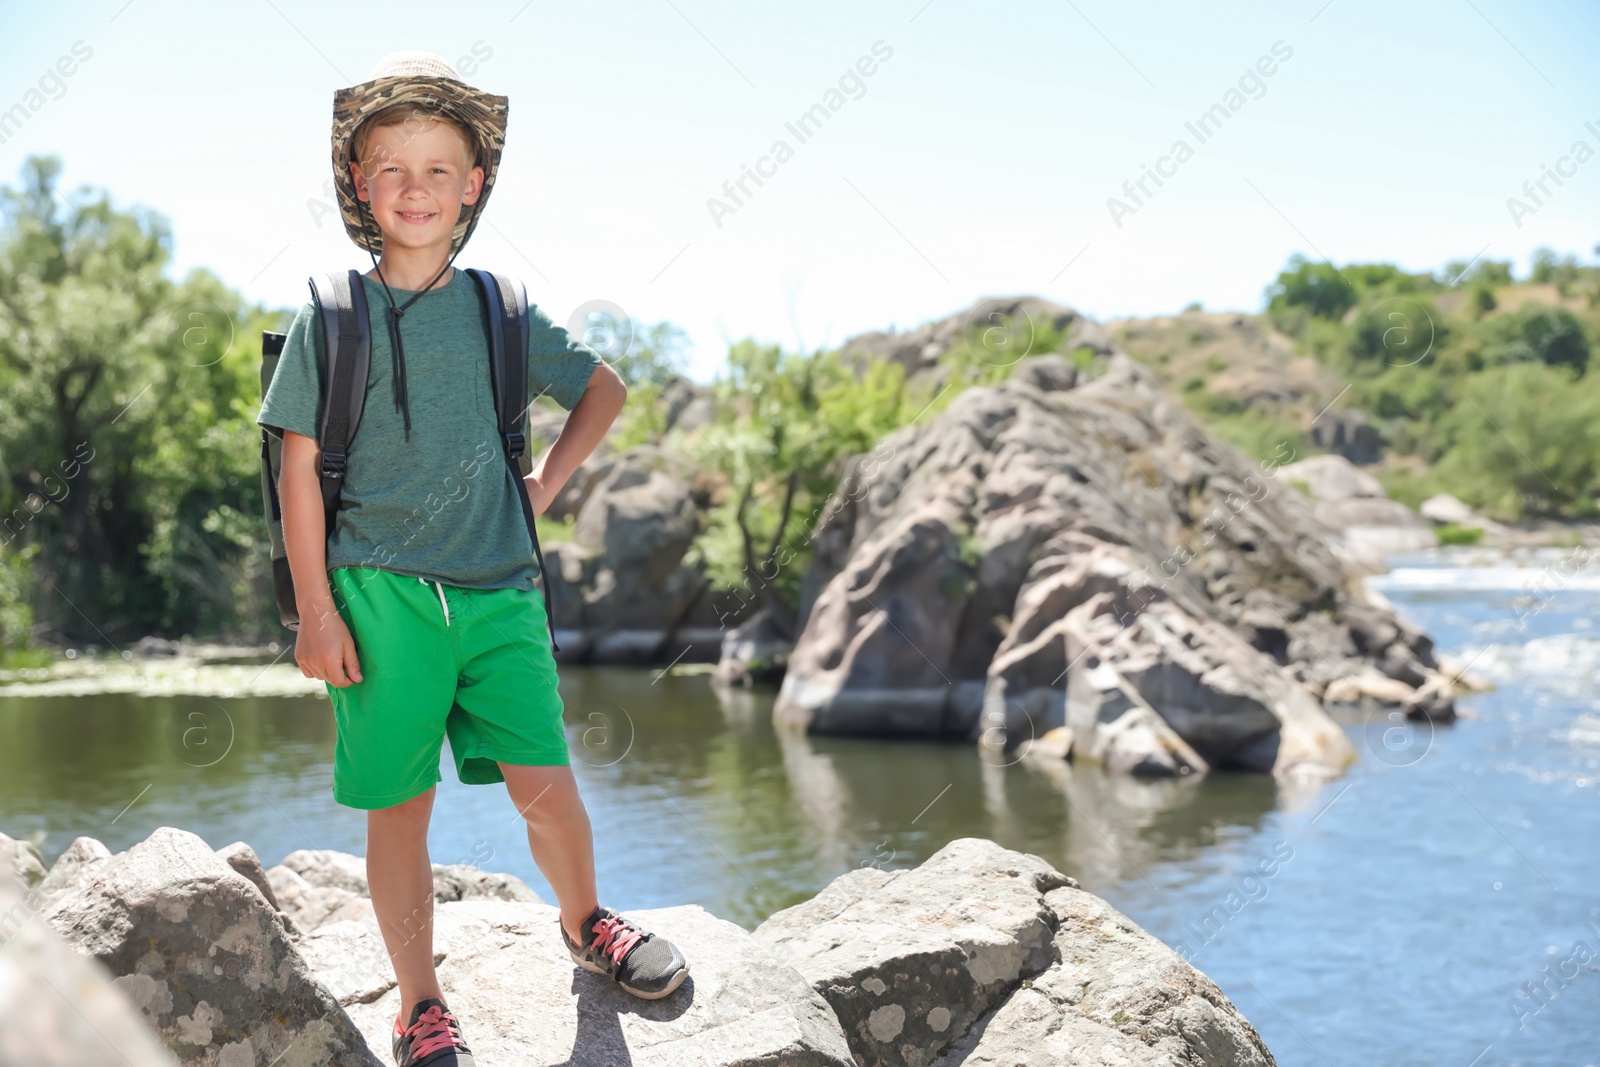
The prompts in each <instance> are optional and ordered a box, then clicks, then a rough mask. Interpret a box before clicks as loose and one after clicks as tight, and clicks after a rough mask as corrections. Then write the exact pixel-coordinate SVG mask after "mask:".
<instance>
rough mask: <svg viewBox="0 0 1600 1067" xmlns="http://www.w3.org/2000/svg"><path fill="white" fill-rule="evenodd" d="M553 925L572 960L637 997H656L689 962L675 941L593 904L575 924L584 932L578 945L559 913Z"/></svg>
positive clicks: (681, 975) (677, 980) (678, 978)
mask: <svg viewBox="0 0 1600 1067" xmlns="http://www.w3.org/2000/svg"><path fill="white" fill-rule="evenodd" d="M556 929H558V930H560V931H561V943H562V944H564V945H566V946H567V951H568V952H569V953H571V955H572V962H573V963H576V964H577V965H578V966H579V967H582V968H583V969H584V970H586V971H592V972H593V973H595V974H603V975H605V976H606V977H607V978H610V979H611V980H612V981H614V982H616V983H617V984H618V985H620V986H621V987H622V988H623V989H626V990H627V991H628V992H629V993H632V994H633V995H634V996H636V997H643V998H644V999H645V1000H659V999H660V998H661V997H664V996H666V995H667V994H668V993H670V992H672V991H673V990H674V989H677V988H678V986H680V985H681V984H683V980H684V979H685V978H687V977H688V975H689V964H688V962H687V961H686V960H685V959H684V958H683V953H681V952H679V951H678V947H677V946H676V945H674V944H673V943H672V942H671V941H668V940H667V939H666V938H664V937H658V936H657V935H655V934H652V933H650V932H649V931H648V930H645V929H643V928H641V927H640V926H639V924H638V923H636V922H634V921H633V920H632V919H628V918H625V917H623V916H621V915H618V914H617V913H616V912H614V911H612V910H611V909H610V908H607V907H603V906H600V907H596V908H595V909H594V911H593V912H591V913H590V914H589V917H588V918H587V919H585V920H583V925H582V926H580V927H579V928H578V929H579V932H580V933H582V934H583V944H582V945H581V946H580V945H575V944H573V942H572V938H570V937H568V936H567V928H566V927H565V926H562V925H561V918H560V917H559V916H557V917H556Z"/></svg>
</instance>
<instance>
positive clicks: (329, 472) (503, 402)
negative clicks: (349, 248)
mask: <svg viewBox="0 0 1600 1067" xmlns="http://www.w3.org/2000/svg"><path fill="white" fill-rule="evenodd" d="M467 273H468V274H469V275H471V276H472V280H473V281H475V282H476V283H477V284H478V294H479V296H481V297H482V298H483V306H484V321H485V324H486V325H487V326H488V329H489V381H490V382H491V383H492V386H493V389H494V398H495V411H496V413H497V415H498V422H499V426H500V439H501V444H502V445H503V449H502V450H503V452H504V454H505V460H506V465H507V466H508V467H509V468H510V469H511V473H512V474H513V475H515V476H516V481H517V483H518V492H517V499H518V500H519V501H521V502H522V518H523V521H525V522H526V523H527V525H528V537H529V538H530V539H531V540H532V541H533V554H534V557H535V558H536V559H537V560H538V563H539V578H540V584H541V585H542V586H543V587H544V605H545V622H546V623H547V624H548V625H549V627H550V645H551V647H552V648H553V649H554V650H555V651H557V652H559V651H561V646H560V645H558V644H556V627H555V615H554V609H553V606H552V604H551V598H550V579H549V577H548V574H547V572H546V571H545V566H544V554H543V553H542V552H540V551H539V531H538V529H537V528H536V527H535V524H534V518H533V505H532V504H531V503H530V502H529V500H528V494H527V492H526V491H524V490H523V487H522V485H521V482H522V478H523V476H524V475H526V474H528V473H529V472H531V471H532V469H533V457H532V455H530V454H529V453H528V451H527V440H528V439H527V435H526V434H525V432H524V427H525V425H526V418H527V413H528V406H529V401H528V360H527V351H528V296H527V292H526V290H524V288H523V286H522V283H520V282H518V281H516V280H515V279H512V278H509V277H507V276H505V275H503V274H493V273H491V272H489V271H486V270H476V269H468V270H467ZM311 296H312V300H313V301H314V303H315V304H316V307H317V311H318V314H319V315H320V317H321V319H322V336H323V339H324V341H325V342H326V343H325V345H324V346H323V347H324V350H325V351H326V352H327V356H328V373H327V375H326V378H325V385H324V388H323V396H322V400H323V403H322V424H321V426H320V427H319V432H318V435H317V444H318V445H319V446H320V447H321V453H322V459H321V464H320V468H319V474H320V480H321V483H322V508H323V517H324V527H325V530H326V536H328V537H332V536H333V529H334V523H335V521H336V520H337V519H338V517H339V496H340V489H341V487H342V484H343V479H344V471H345V460H346V457H347V456H348V454H349V450H350V443H351V441H352V440H353V439H354V438H355V434H356V428H357V427H358V426H360V424H361V409H362V406H363V404H364V403H365V401H366V382H367V371H368V368H369V366H370V363H371V354H372V337H371V333H370V325H369V321H368V318H367V293H366V288H365V287H364V286H363V285H362V284H361V272H360V271H358V270H351V271H349V272H348V273H346V274H327V275H320V276H317V275H314V276H313V277H312V278H311ZM284 341H285V335H284V334H281V333H270V332H265V331H264V332H263V333H262V334H261V396H262V398H263V399H265V397H266V395H267V388H268V386H270V385H271V384H272V375H273V373H274V372H276V371H277V369H278V357H279V356H281V355H282V354H283V345H284ZM518 353H520V354H521V356H520V358H515V357H516V356H517V354H518ZM508 356H510V357H513V358H507V357H508ZM357 383H360V385H359V387H358V385H357ZM282 463H283V435H282V434H281V432H280V431H278V430H277V429H276V428H275V427H267V426H263V427H262V428H261V495H262V498H263V499H264V501H265V502H266V507H267V539H268V541H269V542H270V544H271V546H272V589H273V595H274V597H275V598H276V600H277V603H278V616H279V618H280V619H281V621H282V622H283V625H284V626H286V627H288V628H289V629H291V630H299V629H300V610H299V607H298V605H297V604H296V603H295V596H294V580H293V578H292V576H291V574H290V572H289V554H288V550H287V549H286V548H285V546H284V542H283V509H282V506H281V504H280V503H279V500H278V478H279V475H280V473H281V471H282Z"/></svg>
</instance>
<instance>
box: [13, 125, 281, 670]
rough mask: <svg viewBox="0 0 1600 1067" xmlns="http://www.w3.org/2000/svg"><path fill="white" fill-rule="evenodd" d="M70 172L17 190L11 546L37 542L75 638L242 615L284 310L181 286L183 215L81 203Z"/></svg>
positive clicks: (100, 201)
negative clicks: (174, 265)
mask: <svg viewBox="0 0 1600 1067" xmlns="http://www.w3.org/2000/svg"><path fill="white" fill-rule="evenodd" d="M60 173H61V163H60V160H59V159H56V158H55V157H33V158H30V159H29V160H27V162H26V163H25V164H24V166H23V170H22V187H21V189H20V190H13V189H11V188H4V189H0V209H3V211H4V227H3V229H0V390H3V394H4V396H5V397H6V398H7V403H6V406H5V408H4V409H3V411H0V550H3V551H5V552H7V553H18V552H19V550H22V549H25V548H28V547H34V546H36V547H37V549H38V551H37V555H35V556H34V557H33V578H34V579H36V580H34V581H32V582H31V583H30V584H29V588H30V589H31V594H32V596H33V601H34V602H33V605H32V607H33V611H34V614H35V615H36V616H37V617H38V619H39V620H40V624H41V625H42V626H44V627H46V628H47V629H50V630H54V631H55V632H57V633H58V634H60V635H61V636H62V637H65V638H67V639H70V640H88V641H100V640H106V639H111V640H119V639H124V638H126V637H127V636H129V635H134V634H137V633H140V632H149V631H157V632H162V631H165V632H185V631H187V630H190V629H192V628H197V627H198V628H212V627H220V626H224V625H228V624H233V623H235V622H237V621H238V616H237V615H236V614H235V613H236V612H237V611H239V610H241V609H246V608H248V607H249V603H248V601H242V600H239V599H238V598H237V594H238V589H237V588H233V587H234V586H235V584H236V580H246V581H247V580H248V574H249V565H250V564H251V563H252V560H251V559H250V558H249V552H248V550H247V549H246V547H245V546H243V545H241V544H240V543H239V541H240V538H241V537H243V536H244V530H245V528H246V526H247V525H248V524H247V523H246V522H245V521H243V519H242V517H243V516H245V515H253V516H259V514H260V504H259V502H258V498H259V495H260V490H259V483H258V482H257V481H256V478H255V474H254V470H253V462H252V461H253V459H254V455H253V450H252V438H253V433H252V431H253V430H254V426H253V417H254V410H253V406H252V405H253V402H255V401H258V400H259V393H260V385H259V379H258V378H257V376H256V366H257V364H258V361H259V353H258V352H257V351H256V350H255V349H254V346H253V345H252V344H251V331H252V330H253V329H258V328H259V327H260V326H261V325H262V324H264V323H266V322H268V321H275V319H274V318H272V317H269V316H268V315H267V314H266V313H265V312H263V311H261V310H260V309H249V308H246V307H244V306H243V305H242V304H241V302H240V300H239V298H238V297H237V296H236V295H235V294H233V293H232V292H230V291H229V290H227V289H226V288H225V287H224V286H223V285H222V284H221V283H220V282H218V281H217V279H216V278H214V277H213V276H211V275H210V274H208V273H206V272H203V271H196V272H193V273H191V274H190V275H189V276H188V277H187V278H185V279H183V280H182V281H181V282H174V281H171V280H169V279H167V278H166V277H164V276H163V270H164V268H165V267H166V265H167V263H168V262H169V260H170V258H171V232H170V228H169V227H168V225H167V223H166V221H165V220H164V219H163V218H161V217H160V216H159V215H156V214H154V213H152V212H149V211H146V210H144V209H140V208H134V209H132V210H128V211H122V210H118V209H116V208H114V207H113V206H112V204H111V202H110V198H109V196H108V195H107V194H106V193H104V192H103V191H102V192H99V193H98V194H96V193H95V192H94V191H93V190H89V189H81V190H79V191H78V193H77V195H76V198H75V200H72V201H69V200H68V199H67V197H66V196H64V195H63V194H62V193H61V192H60V191H59V190H58V189H57V187H56V186H57V181H58V179H59V177H60ZM256 521H257V523H259V519H257V520H256ZM252 547H253V546H252ZM261 614H264V613H261Z"/></svg>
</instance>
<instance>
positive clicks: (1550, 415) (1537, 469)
mask: <svg viewBox="0 0 1600 1067" xmlns="http://www.w3.org/2000/svg"><path fill="white" fill-rule="evenodd" d="M1453 391H1454V393H1455V394H1456V396H1457V398H1458V399H1459V400H1460V401H1461V402H1460V403H1458V404H1456V406H1455V407H1454V408H1453V409H1452V410H1451V412H1450V413H1449V415H1447V416H1446V417H1445V418H1444V419H1443V420H1442V429H1443V431H1444V433H1445V435H1446V438H1447V440H1448V442H1449V448H1448V451H1446V452H1445V454H1444V457H1443V458H1442V459H1441V461H1440V464H1439V474H1440V476H1441V477H1442V478H1444V479H1446V480H1447V482H1448V483H1449V484H1452V485H1455V486H1458V488H1457V489H1455V490H1454V491H1455V492H1456V495H1457V496H1460V497H1461V498H1462V499H1463V500H1466V501H1467V502H1468V503H1471V504H1474V505H1475V506H1478V507H1480V508H1483V509H1486V510H1488V511H1490V512H1491V513H1495V514H1497V515H1501V516H1505V517H1509V518H1520V517H1522V516H1524V515H1528V514H1559V513H1562V512H1565V511H1570V512H1573V513H1576V514H1580V515H1586V514H1589V513H1591V512H1593V510H1594V496H1595V490H1596V487H1597V482H1600V390H1597V389H1596V388H1595V386H1594V384H1593V383H1592V382H1591V381H1589V380H1581V381H1580V380H1577V379H1575V377H1574V375H1573V374H1572V372H1571V371H1570V370H1569V369H1567V368H1564V367H1548V366H1545V365H1544V364H1542V363H1515V364H1511V365H1509V366H1502V367H1495V368H1493V369H1490V370H1487V371H1484V372H1483V373H1482V374H1477V375H1473V376H1472V377H1471V378H1470V379H1468V380H1467V381H1466V383H1465V384H1464V385H1463V386H1456V387H1453Z"/></svg>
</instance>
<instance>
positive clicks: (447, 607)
mask: <svg viewBox="0 0 1600 1067" xmlns="http://www.w3.org/2000/svg"><path fill="white" fill-rule="evenodd" d="M417 581H419V582H421V583H422V584H423V585H427V584H428V579H426V578H423V577H421V576H418V578H417ZM433 587H434V588H435V589H436V590H438V591H439V606H440V607H441V608H443V609H444V624H445V625H446V626H449V625H450V605H449V604H446V603H445V600H444V586H442V585H440V584H439V583H438V582H437V581H435V582H434V583H433Z"/></svg>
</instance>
